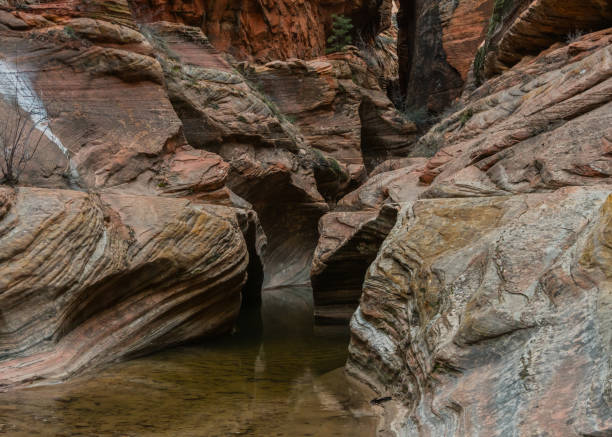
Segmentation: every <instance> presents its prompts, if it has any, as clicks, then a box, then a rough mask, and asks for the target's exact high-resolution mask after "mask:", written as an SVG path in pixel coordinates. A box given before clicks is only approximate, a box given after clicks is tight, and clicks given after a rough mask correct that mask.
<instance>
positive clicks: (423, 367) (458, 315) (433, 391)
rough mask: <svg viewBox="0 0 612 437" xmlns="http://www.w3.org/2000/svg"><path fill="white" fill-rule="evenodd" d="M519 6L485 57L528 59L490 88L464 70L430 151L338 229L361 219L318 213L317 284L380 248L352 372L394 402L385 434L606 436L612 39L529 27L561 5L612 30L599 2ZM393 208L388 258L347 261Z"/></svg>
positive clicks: (496, 73) (487, 80)
mask: <svg viewBox="0 0 612 437" xmlns="http://www.w3.org/2000/svg"><path fill="white" fill-rule="evenodd" d="M526 3H529V5H528V6H525V5H523V6H525V9H520V11H522V12H520V13H517V15H512V14H510V13H509V15H504V18H503V20H504V21H503V22H504V23H505V24H504V25H503V26H502V25H500V26H501V27H499V28H497V27H496V28H495V33H494V34H495V35H497V38H499V41H507V43H503V44H501V43H500V44H499V45H498V46H497V47H495V48H494V46H493V43H491V44H490V45H487V43H486V42H485V43H483V46H482V47H487V50H488V52H487V53H488V54H487V64H486V65H493V64H489V62H493V61H489V59H494V60H496V61H495V62H496V65H498V67H499V66H500V65H502V64H501V61H500V59H502V55H501V54H502V53H510V51H509V50H510V47H511V46H510V45H508V44H510V41H515V42H514V43H513V44H516V45H515V46H513V47H514V49H513V50H515V53H519V52H518V51H517V50H518V48H519V47H523V48H525V49H527V48H528V47H531V48H530V49H529V50H530V52H529V53H528V54H526V53H522V55H523V56H519V55H518V54H517V55H516V56H517V57H516V58H512V59H511V57H510V56H509V55H508V58H503V59H508V61H504V62H507V63H506V64H504V65H503V67H499V69H498V70H495V69H492V70H485V71H486V72H485V75H484V76H482V77H481V80H482V82H481V83H480V85H478V82H474V81H472V82H471V83H470V79H469V77H468V83H467V84H466V86H465V88H464V89H463V92H462V96H461V99H460V102H459V103H460V104H459V105H457V107H458V109H457V108H454V111H453V112H452V113H451V114H450V115H446V116H445V117H443V118H442V120H441V121H440V122H439V123H437V124H436V125H434V126H433V127H432V128H431V129H430V130H429V132H428V133H427V134H425V135H424V136H423V137H421V138H420V139H419V140H418V143H417V145H416V146H415V149H414V150H425V149H428V148H430V149H433V150H434V151H435V150H437V153H435V155H434V156H433V157H432V158H430V159H428V160H426V162H419V163H418V165H417V163H416V162H415V161H414V159H416V158H407V159H403V160H394V161H390V162H388V163H385V164H384V165H383V166H381V167H380V173H379V172H376V171H375V173H377V174H376V175H375V176H374V177H372V179H371V183H372V184H373V187H375V188H376V190H372V189H369V190H368V189H367V188H366V187H368V185H369V183H370V182H369V181H368V182H366V184H364V185H363V187H361V188H360V189H359V190H358V191H356V192H355V194H353V193H351V194H349V195H348V196H346V197H345V199H346V200H344V199H343V200H341V201H340V203H345V202H348V203H349V204H350V205H351V209H352V211H347V212H343V213H337V214H345V215H347V217H351V219H348V218H345V219H343V220H342V221H340V220H339V221H340V223H343V224H345V223H346V224H349V223H351V221H350V220H353V221H354V222H355V223H357V225H355V224H354V223H351V225H350V227H349V226H340V227H339V226H338V225H337V224H335V222H334V219H333V218H332V217H331V216H330V217H329V218H327V216H326V217H325V218H324V221H325V220H328V221H329V222H330V223H334V224H333V225H331V224H330V225H328V226H327V231H325V230H324V231H323V232H322V238H321V240H320V242H319V248H318V249H317V252H316V253H317V257H316V258H315V262H314V263H313V273H314V274H315V275H316V276H322V275H325V274H327V275H331V276H332V277H342V274H343V273H344V274H345V273H346V271H349V270H350V269H354V270H353V271H355V270H358V269H360V270H361V271H364V270H363V268H362V267H360V265H359V264H358V263H357V262H356V259H359V260H364V259H368V260H369V259H370V257H371V256H372V255H371V254H372V253H374V252H376V258H375V260H374V262H373V263H372V264H371V265H369V267H368V269H367V271H364V273H365V281H364V283H363V288H362V291H363V294H362V296H361V300H360V305H359V308H358V309H357V311H356V312H355V314H354V316H353V318H352V320H351V332H352V338H351V345H350V357H349V361H348V364H347V370H348V372H349V373H351V374H353V375H354V376H355V377H357V378H358V379H360V380H362V381H364V382H369V383H370V384H371V386H372V387H373V388H375V389H376V390H377V391H378V392H379V393H380V395H381V396H389V397H390V399H392V400H390V401H389V404H387V406H386V408H385V410H384V411H383V412H382V413H381V414H382V416H383V418H384V424H383V425H381V430H382V429H384V430H385V431H384V432H383V431H381V433H382V435H386V434H385V433H389V434H391V435H431V436H438V435H453V436H464V435H475V436H477V435H481V436H495V435H499V436H502V435H554V436H584V435H608V434H610V432H612V414H611V411H612V409H611V408H610V406H611V405H612V400H611V399H610V396H609V393H610V382H611V381H612V377H611V373H612V372H611V370H610V369H611V368H610V366H611V359H610V357H611V356H612V355H611V352H610V348H611V345H612V343H611V340H610V339H611V333H612V331H611V326H610V323H609V320H610V318H611V314H610V305H609V300H610V293H611V291H612V287H611V285H612V284H610V271H611V270H610V269H611V266H612V263H611V262H610V247H611V246H610V242H609V234H610V217H609V216H610V199H612V197H611V195H612V186H611V182H612V179H611V176H612V173H611V172H610V168H611V167H610V166H611V164H612V161H611V154H610V150H611V149H610V146H611V145H612V142H611V140H612V131H611V130H610V129H611V126H612V106H611V104H612V103H611V102H612V89H611V88H610V87H611V85H612V63H611V60H612V57H611V56H612V51H611V48H612V46H611V42H612V30H611V29H610V28H607V29H604V30H600V31H597V32H592V33H586V34H585V35H582V36H580V35H577V36H573V37H572V38H571V39H569V40H567V39H566V38H567V35H566V31H567V27H566V24H567V23H566V22H565V21H563V20H562V19H560V24H561V25H560V28H559V29H556V30H555V31H554V32H550V33H547V34H546V38H547V39H546V40H545V41H539V40H538V37H537V35H539V32H543V29H544V27H541V26H544V24H543V23H544V22H545V21H542V19H535V18H533V17H545V16H546V17H551V16H553V15H554V14H553V12H551V9H550V8H551V7H552V6H555V7H557V8H559V9H558V10H557V12H558V13H559V14H560V16H561V17H563V16H564V15H563V11H574V12H575V13H576V16H577V19H576V20H575V23H576V24H577V25H578V24H580V23H582V22H583V21H585V20H586V17H589V16H590V17H591V18H593V22H592V23H591V24H589V25H592V26H593V28H597V27H598V26H601V25H602V23H607V24H608V25H609V24H610V21H609V20H608V21H606V18H605V17H606V15H605V13H603V12H602V13H601V14H591V12H590V11H591V9H590V8H591V6H592V5H589V4H582V3H580V4H578V2H575V3H571V2H566V3H563V2H556V3H555V4H554V5H553V2H550V3H547V2H531V3H530V2H526ZM604 6H605V8H604ZM598 7H601V9H600V10H601V11H603V10H604V9H605V10H606V11H609V7H610V4H609V3H606V2H602V3H598ZM538 8H543V9H538ZM606 8H608V9H606ZM540 14H541V15H540ZM580 14H584V15H585V19H584V20H583V19H581V18H580V16H581V15H580ZM554 16H556V15H554ZM530 17H531V18H530ZM527 18H530V22H529V24H528V23H527V22H526V21H523V20H527ZM552 22H553V19H552V18H550V21H548V23H549V24H548V25H549V26H553V24H552ZM508 23H510V24H508ZM580 25H582V24H580ZM529 26H532V27H529ZM585 26H586V25H585ZM518 29H522V30H521V32H519V30H518ZM498 32H501V33H498ZM492 34H493V33H492ZM518 34H522V37H523V38H528V36H527V35H529V36H533V37H534V41H532V45H531V46H527V45H525V44H522V43H519V42H518V41H519V40H518V39H516V40H513V38H518V36H516V35H518ZM504 50H508V52H504ZM503 56H506V55H503ZM476 62H478V57H476ZM397 168H399V169H400V170H401V169H402V168H405V172H404V175H403V176H401V177H402V178H403V179H402V180H403V184H402V186H401V187H402V190H403V194H400V192H399V191H398V189H397V188H394V183H393V182H387V183H384V182H383V183H382V184H380V185H378V186H377V185H376V183H375V180H376V179H377V178H383V177H385V176H384V175H387V176H386V177H387V178H389V179H388V180H389V181H395V180H398V179H396V178H398V177H399V174H398V170H397ZM410 174H412V175H413V176H409V175H410ZM364 190H366V191H364ZM365 193H380V194H377V196H378V197H373V196H372V194H368V196H367V197H366V196H365ZM377 198H378V199H380V200H377V201H374V200H375V199H377ZM364 200H366V201H364ZM381 205H382V206H381ZM388 208H394V209H395V210H396V211H397V217H398V218H397V221H396V222H395V225H394V227H393V229H392V230H391V231H390V232H389V233H388V236H387V238H386V239H385V240H384V243H383V244H382V246H381V247H380V249H379V250H378V251H375V250H372V249H368V250H367V251H366V253H365V254H364V255H363V256H362V257H361V258H359V257H355V256H353V259H350V258H346V256H345V253H346V249H345V248H350V247H355V246H357V245H359V244H360V242H361V241H362V240H363V241H364V242H365V241H371V239H370V240H368V239H367V238H364V231H365V230H366V229H369V228H371V227H372V225H371V223H372V220H373V217H376V214H377V211H381V212H379V213H378V214H382V211H384V209H388ZM366 211H371V212H369V213H368V215H367V219H366V218H364V219H359V218H358V217H359V215H364V216H365V214H366ZM353 217H354V218H353ZM324 221H322V223H324ZM379 229H381V230H383V229H384V228H383V227H382V226H381V227H379ZM330 241H331V242H333V244H330V243H329V242H330ZM364 244H365V243H364ZM347 259H348V263H347V264H345V265H344V266H342V262H343V261H346V260H347ZM338 266H342V267H341V268H342V270H343V271H338V270H335V269H336V268H338ZM357 282H358V281H354V284H353V285H352V286H351V287H352V289H353V290H354V289H355V288H354V287H355V284H356V283H357ZM323 291H325V290H323ZM353 295H355V294H353Z"/></svg>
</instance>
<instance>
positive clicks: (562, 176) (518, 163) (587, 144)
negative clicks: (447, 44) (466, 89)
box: [421, 30, 612, 197]
mask: <svg viewBox="0 0 612 437" xmlns="http://www.w3.org/2000/svg"><path fill="white" fill-rule="evenodd" d="M611 42H612V31H611V30H607V31H601V32H598V33H595V34H592V35H588V36H585V37H584V38H583V39H582V40H581V41H577V42H575V43H572V44H569V45H565V46H563V47H560V48H557V49H554V48H553V49H551V50H550V51H547V52H544V53H543V54H542V55H541V56H539V57H538V58H536V59H531V60H529V61H527V62H524V63H522V64H519V65H517V66H516V67H515V68H514V69H512V70H510V71H508V72H507V73H505V74H504V75H502V76H501V77H498V78H495V79H494V80H491V81H489V82H487V83H486V84H484V85H483V86H482V87H481V88H480V89H479V90H477V91H476V92H475V93H474V94H473V96H472V97H470V98H469V100H468V102H470V103H469V104H468V105H467V106H466V107H465V108H464V109H463V110H461V111H459V112H458V113H456V114H454V115H452V116H450V117H449V118H447V119H446V120H444V121H442V122H441V123H440V125H439V126H438V127H434V128H433V129H432V131H431V132H430V133H429V134H428V135H427V136H426V137H425V138H424V139H423V141H435V142H437V143H438V147H441V150H440V152H438V154H437V155H436V156H435V157H433V158H432V159H431V160H430V161H429V163H428V164H427V170H426V172H425V173H424V175H423V176H422V178H421V180H422V181H423V182H425V183H428V184H431V187H430V188H429V189H428V190H427V192H426V193H425V195H426V196H429V197H449V196H474V195H501V194H511V193H517V192H531V191H541V190H551V189H555V188H557V187H560V186H566V185H596V184H601V183H609V181H610V179H609V177H610V175H611V174H612V173H610V157H609V152H610V139H612V130H611V128H610V126H612V118H611V117H612V116H611V112H610V99H611V97H612V91H611V88H610V87H611V86H612V68H611V67H610V65H612V51H611V46H610V43H611ZM577 135H579V136H580V142H576V136H577Z"/></svg>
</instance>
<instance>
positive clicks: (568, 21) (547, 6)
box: [481, 0, 612, 77]
mask: <svg viewBox="0 0 612 437" xmlns="http://www.w3.org/2000/svg"><path fill="white" fill-rule="evenodd" d="M610 23H612V2H610V1H609V0H516V1H505V2H498V4H497V5H496V8H495V11H494V13H493V16H492V18H491V23H490V26H489V31H488V35H487V42H486V45H485V46H484V47H483V50H484V51H485V52H487V56H486V59H485V60H482V64H481V68H482V69H483V74H484V75H485V76H487V77H489V76H491V75H492V74H495V73H499V72H500V71H504V70H506V69H507V68H509V67H512V66H513V65H514V64H516V63H517V62H519V61H520V60H521V59H522V58H523V57H524V56H533V55H537V54H538V53H539V52H540V51H542V50H544V49H546V48H548V47H550V46H551V45H552V44H553V43H555V42H561V43H564V42H566V41H567V40H568V39H570V40H571V39H572V38H575V37H576V36H579V35H581V34H584V33H589V32H593V31H596V30H600V29H603V28H606V27H609V26H610Z"/></svg>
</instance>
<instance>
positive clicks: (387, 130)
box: [247, 50, 416, 181]
mask: <svg viewBox="0 0 612 437" xmlns="http://www.w3.org/2000/svg"><path fill="white" fill-rule="evenodd" d="M362 55H363V54H362V53H360V52H359V51H357V50H349V51H347V52H346V53H336V54H332V55H328V56H325V57H322V58H317V59H315V60H312V61H301V60H291V61H285V62H282V61H275V62H271V63H268V64H266V65H264V66H253V67H251V68H250V69H249V70H248V71H247V76H248V77H249V79H251V81H252V82H253V83H254V84H255V85H256V86H258V87H259V88H260V89H261V90H262V91H263V92H264V93H265V94H267V95H269V96H270V98H271V99H272V100H273V101H274V102H275V103H276V104H277V105H278V108H279V109H280V111H281V112H282V113H284V114H286V115H287V117H289V118H291V119H292V120H294V123H295V125H296V126H297V127H298V128H299V129H300V131H301V133H302V135H303V136H304V139H305V140H306V141H307V142H308V143H309V144H310V145H311V146H312V147H314V148H317V149H319V150H321V151H323V152H325V153H326V154H329V155H330V156H332V157H334V158H335V159H337V160H338V161H340V162H341V163H342V164H345V165H347V166H348V170H349V174H350V176H351V178H352V179H354V180H356V181H360V180H361V179H362V178H363V176H364V165H365V167H366V169H367V170H372V169H373V168H374V166H375V165H376V164H378V163H380V162H381V161H384V160H385V158H387V157H391V156H396V155H405V154H406V153H407V152H408V150H409V149H410V147H411V146H412V143H413V139H414V135H413V134H414V133H415V132H416V128H415V126H414V124H413V123H411V122H409V121H407V120H405V119H404V118H403V117H401V115H400V114H399V113H398V112H397V110H396V109H395V108H394V107H393V105H392V103H391V102H390V101H389V99H388V97H387V95H386V93H385V92H384V90H383V89H382V88H381V87H380V84H379V75H380V76H383V77H384V75H385V73H384V72H383V71H381V70H380V69H378V68H377V67H376V66H375V65H373V66H370V65H368V63H367V62H366V61H364V59H363V58H362V57H361V56H362ZM372 55H373V57H374V60H375V59H376V57H375V56H376V54H375V52H372ZM372 62H373V61H372Z"/></svg>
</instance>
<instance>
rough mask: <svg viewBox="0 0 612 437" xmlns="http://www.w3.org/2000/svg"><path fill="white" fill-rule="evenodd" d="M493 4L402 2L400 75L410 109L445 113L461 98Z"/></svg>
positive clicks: (485, 0) (487, 0)
mask: <svg viewBox="0 0 612 437" xmlns="http://www.w3.org/2000/svg"><path fill="white" fill-rule="evenodd" d="M492 8H493V0H459V1H455V0H443V1H432V0H401V1H400V11H399V14H398V24H399V36H398V55H399V65H400V66H399V76H400V84H401V86H402V90H403V93H404V95H405V96H406V97H407V98H408V102H409V104H411V105H415V106H417V107H425V108H427V109H428V110H430V111H433V112H441V111H442V110H443V109H444V108H445V107H446V106H448V105H449V104H450V103H451V102H452V101H453V100H454V99H455V98H456V97H457V96H458V95H459V94H460V93H461V89H462V87H463V84H464V81H465V79H466V75H467V72H468V70H469V68H470V66H471V64H472V61H473V60H474V55H475V54H476V50H477V49H478V46H479V45H480V43H481V42H482V41H483V39H484V37H485V32H486V29H487V24H488V22H489V18H490V16H491V11H492Z"/></svg>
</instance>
